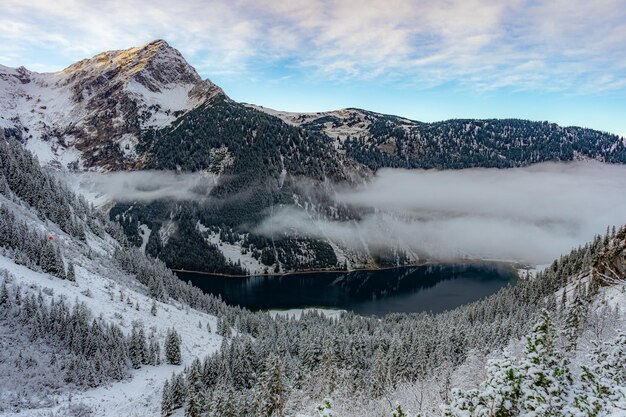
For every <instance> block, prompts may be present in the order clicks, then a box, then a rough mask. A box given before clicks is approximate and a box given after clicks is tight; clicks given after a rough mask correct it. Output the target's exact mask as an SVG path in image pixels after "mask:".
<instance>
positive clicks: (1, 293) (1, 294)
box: [0, 280, 11, 309]
mask: <svg viewBox="0 0 626 417" xmlns="http://www.w3.org/2000/svg"><path fill="white" fill-rule="evenodd" d="M10 305H11V299H10V298H9V288H8V287H7V282H6V280H3V281H2V287H0V306H1V307H3V308H5V309H6V308H8V307H9V306H10Z"/></svg>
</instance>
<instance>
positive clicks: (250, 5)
mask: <svg viewBox="0 0 626 417" xmlns="http://www.w3.org/2000/svg"><path fill="white" fill-rule="evenodd" d="M0 28H2V30H0V64H3V65H7V66H12V67H16V66H21V65H23V66H25V67H27V68H29V69H31V70H33V71H56V70H59V69H62V68H64V67H66V66H67V65H69V64H71V63H73V62H75V61H77V60H79V59H82V58H87V57H90V56H92V55H95V54H97V53H99V52H102V51H105V50H112V49H125V48H129V47H133V46H139V45H142V44H145V43H148V42H150V41H152V40H154V39H165V40H166V41H167V42H168V43H169V44H170V45H172V46H173V47H175V48H177V49H179V50H180V51H181V53H182V54H183V55H184V56H185V57H186V59H187V60H188V61H189V62H190V63H191V64H192V65H193V66H194V67H195V68H196V69H197V70H198V72H199V73H200V75H202V76H203V78H209V79H211V80H212V81H213V82H215V83H217V84H218V85H220V86H221V87H222V88H223V89H224V90H225V92H226V93H227V94H228V95H229V96H230V97H232V98H233V99H235V100H237V101H243V102H248V103H254V104H259V105H262V106H266V107H270V108H275V109H280V110H287V111H307V112H308V111H324V110H333V109H338V108H344V107H360V108H365V109H368V110H373V111H378V112H381V113H388V114H397V115H401V116H405V117H409V118H412V119H415V120H420V121H436V120H444V119H449V118H490V117H495V118H507V117H515V118H524V119H531V120H549V121H552V122H556V123H559V124H562V125H577V126H585V127H591V128H595V129H600V130H604V131H609V132H612V133H617V134H621V135H623V136H626V0H594V1H589V0H508V1H502V0H437V1H434V0H359V1H357V0H336V1H331V0H290V1H276V0H254V1H252V0H210V1H207V0H188V1H184V2H183V1H172V0H110V1H102V0H83V1H77V0H55V1H43V0H31V1H24V0H2V1H0Z"/></svg>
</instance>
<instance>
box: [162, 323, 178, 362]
mask: <svg viewBox="0 0 626 417" xmlns="http://www.w3.org/2000/svg"><path fill="white" fill-rule="evenodd" d="M180 344H181V340H180V336H179V335H178V332H176V330H174V329H172V328H170V329H168V330H167V335H166V336H165V361H166V362H167V363H169V364H171V365H180V364H181V362H182V357H181V352H180Z"/></svg>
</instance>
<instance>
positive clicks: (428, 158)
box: [252, 106, 626, 170]
mask: <svg viewBox="0 0 626 417" xmlns="http://www.w3.org/2000/svg"><path fill="white" fill-rule="evenodd" d="M252 107H255V108H257V109H258V110H261V111H265V112H267V113H268V114H272V115H274V116H277V117H280V118H281V119H282V120H284V121H285V122H286V123H289V124H291V125H294V126H300V127H302V128H303V129H306V130H308V131H311V132H323V133H325V134H327V135H328V136H330V137H331V138H332V139H334V140H335V145H336V148H337V149H338V150H339V151H340V152H343V153H345V155H346V156H347V157H348V158H350V159H352V160H354V161H356V162H358V163H361V164H364V165H366V166H367V167H369V168H370V169H372V170H377V169H379V168H385V167H394V168H425V169H429V168H437V169H460V168H470V167H497V168H510V167H517V166H525V165H530V164H534V163H539V162H546V161H574V160H581V159H595V160H598V161H603V162H610V163H626V140H625V139H624V138H620V137H619V136H617V135H613V134H610V133H605V132H600V131H597V130H592V129H585V128H581V127H562V126H559V125H556V124H554V123H548V122H533V121H529V120H520V119H484V120H477V119H455V120H446V121H442V122H435V123H423V122H418V121H414V120H409V119H406V118H402V117H398V116H391V115H384V114H380V113H374V112H370V111H366V110H361V109H342V110H336V111H330V112H320V113H289V112H280V111H275V110H271V109H266V108H263V107H259V106H252Z"/></svg>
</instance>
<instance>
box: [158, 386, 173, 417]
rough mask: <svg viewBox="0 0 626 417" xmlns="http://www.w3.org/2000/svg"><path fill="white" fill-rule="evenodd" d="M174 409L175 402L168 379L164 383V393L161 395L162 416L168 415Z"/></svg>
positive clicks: (166, 416)
mask: <svg viewBox="0 0 626 417" xmlns="http://www.w3.org/2000/svg"><path fill="white" fill-rule="evenodd" d="M172 411H174V402H173V399H172V390H171V389H170V383H169V381H168V380H167V379H166V380H165V384H163V395H162V397H161V416H163V417H168V416H169V415H171V414H172Z"/></svg>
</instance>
